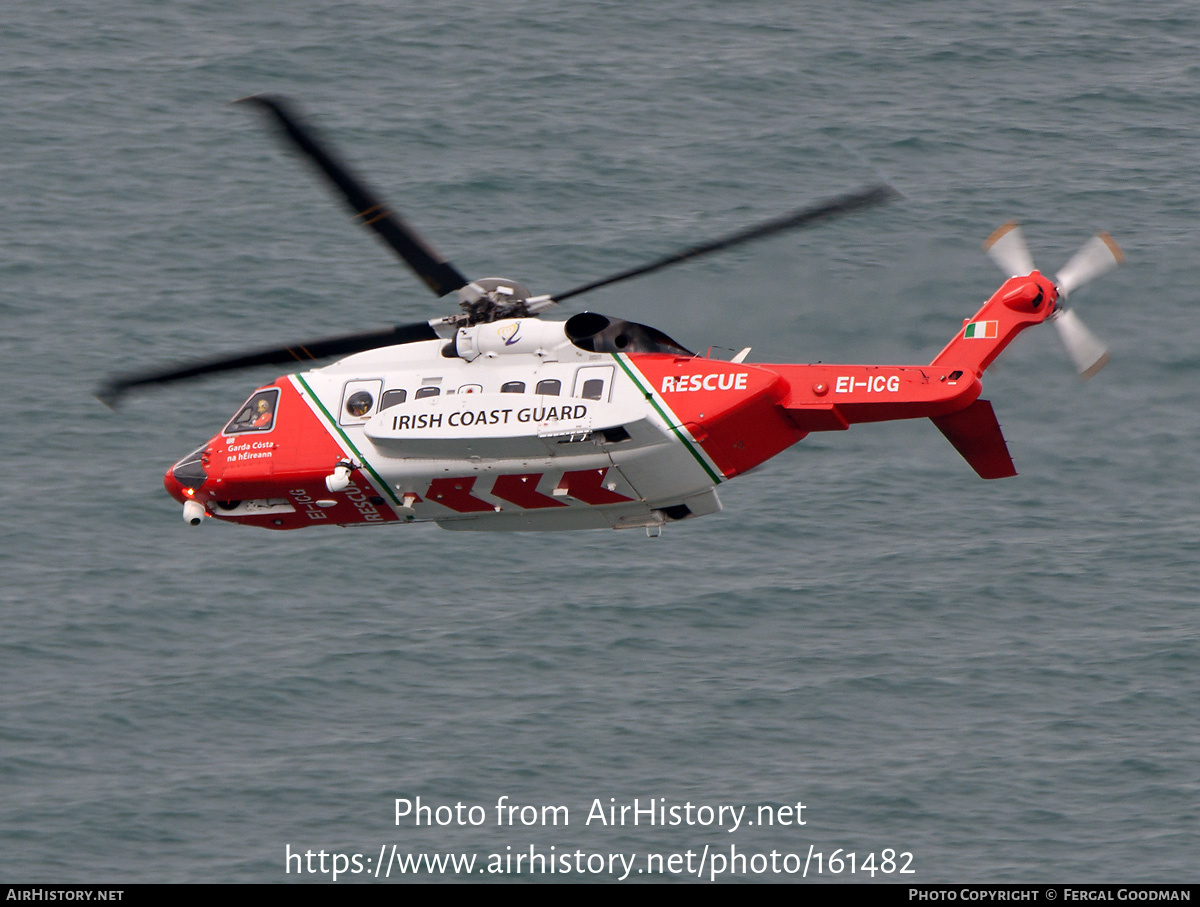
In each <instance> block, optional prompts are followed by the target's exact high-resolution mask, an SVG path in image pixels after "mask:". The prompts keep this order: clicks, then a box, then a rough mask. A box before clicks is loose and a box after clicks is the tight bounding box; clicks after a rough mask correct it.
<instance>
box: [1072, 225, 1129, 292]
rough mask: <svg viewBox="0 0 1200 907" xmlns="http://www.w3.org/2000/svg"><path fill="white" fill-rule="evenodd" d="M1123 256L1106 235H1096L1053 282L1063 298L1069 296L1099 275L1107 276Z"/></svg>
mask: <svg viewBox="0 0 1200 907" xmlns="http://www.w3.org/2000/svg"><path fill="white" fill-rule="evenodd" d="M1124 260H1125V255H1124V253H1123V252H1121V248H1120V246H1118V245H1117V243H1116V240H1114V239H1113V238H1112V237H1111V236H1109V235H1108V234H1107V233H1097V234H1096V235H1095V236H1093V237H1092V238H1091V239H1089V240H1088V241H1087V242H1085V243H1084V244H1083V247H1082V248H1081V249H1080V250H1079V251H1078V252H1076V253H1075V254H1074V255H1073V256H1072V257H1071V260H1070V261H1068V262H1067V263H1066V264H1065V265H1063V268H1062V270H1061V271H1059V272H1058V278H1057V280H1056V281H1055V282H1056V283H1057V284H1058V291H1059V293H1061V294H1062V295H1063V296H1070V295H1071V294H1072V293H1073V292H1075V291H1076V290H1077V289H1079V288H1080V287H1082V286H1083V285H1084V284H1087V283H1090V282H1091V281H1093V280H1095V279H1096V278H1097V277H1099V276H1100V275H1101V274H1107V273H1108V272H1109V271H1111V270H1112V269H1113V268H1115V267H1116V266H1117V265H1119V264H1120V263H1121V262H1122V261H1124Z"/></svg>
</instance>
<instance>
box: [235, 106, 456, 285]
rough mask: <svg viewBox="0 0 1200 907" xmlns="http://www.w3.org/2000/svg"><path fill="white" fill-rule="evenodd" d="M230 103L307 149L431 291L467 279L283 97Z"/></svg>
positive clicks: (352, 205) (353, 208)
mask: <svg viewBox="0 0 1200 907" xmlns="http://www.w3.org/2000/svg"><path fill="white" fill-rule="evenodd" d="M235 103H239V104H241V103H246V104H253V105H255V106H256V107H258V108H260V109H261V110H264V111H266V112H267V113H268V114H270V115H271V116H272V117H274V119H275V121H276V122H277V123H278V125H279V126H280V127H281V129H282V130H283V133H284V135H286V136H287V137H288V139H290V140H291V141H292V143H293V144H294V145H295V146H296V147H297V148H298V149H300V151H302V152H304V153H305V154H306V155H308V157H309V158H310V159H311V160H312V161H313V163H314V164H316V165H317V166H318V167H319V168H321V171H322V172H323V173H324V174H325V176H327V177H328V178H329V180H330V182H332V183H333V185H334V186H336V187H337V189H338V190H339V191H340V192H341V193H342V195H343V196H344V197H345V199H346V203H347V204H348V205H349V206H350V210H351V211H353V212H354V216H355V219H361V221H362V223H363V225H364V226H367V227H370V228H371V229H372V230H374V231H375V232H376V233H377V234H378V235H379V236H380V238H381V239H383V241H384V242H385V243H387V244H388V245H389V246H391V247H392V249H394V250H395V251H396V253H397V254H398V255H399V256H400V257H401V258H402V259H404V261H405V262H406V263H407V264H408V266H409V267H410V268H412V269H413V271H415V272H416V274H417V276H418V277H420V278H421V279H422V280H423V281H425V284H426V285H427V286H428V287H429V289H431V290H433V292H434V293H436V294H437V295H438V296H445V295H446V294H447V293H450V292H452V291H454V290H457V289H458V288H459V287H464V286H466V285H467V279H466V278H465V277H463V276H462V274H460V273H459V272H458V269H457V268H455V267H454V265H452V264H450V262H449V261H448V260H447V259H446V258H445V256H443V255H442V254H441V253H440V252H438V251H437V250H436V249H435V248H433V246H431V245H430V244H429V243H428V242H426V241H425V240H424V239H423V238H422V237H421V235H420V234H418V233H417V231H416V230H414V229H413V228H412V227H411V226H409V225H408V223H406V222H405V221H404V219H403V218H401V217H400V215H399V214H397V213H396V212H395V211H394V210H392V209H391V208H389V207H388V205H387V204H386V203H385V202H383V201H381V200H380V199H379V197H378V196H376V195H375V193H374V192H373V191H371V190H370V189H369V188H368V187H367V185H366V183H364V182H363V181H362V180H361V179H359V178H358V177H356V176H355V175H354V174H353V173H351V172H350V171H349V170H348V169H347V168H346V167H345V165H344V164H342V163H340V162H339V161H337V160H336V159H335V158H334V157H333V156H332V155H331V154H330V153H329V151H328V150H326V148H325V147H324V146H323V145H322V143H321V142H319V141H318V140H317V137H316V135H315V134H314V132H313V130H312V129H311V128H310V127H308V126H306V125H304V124H303V123H301V122H300V121H299V119H298V118H297V117H296V116H295V114H294V113H293V112H292V110H291V106H290V104H289V103H288V102H287V101H286V100H284V99H283V98H281V97H278V96H275V95H261V94H260V95H253V96H251V97H248V98H242V99H241V100H239V101H236V102H235Z"/></svg>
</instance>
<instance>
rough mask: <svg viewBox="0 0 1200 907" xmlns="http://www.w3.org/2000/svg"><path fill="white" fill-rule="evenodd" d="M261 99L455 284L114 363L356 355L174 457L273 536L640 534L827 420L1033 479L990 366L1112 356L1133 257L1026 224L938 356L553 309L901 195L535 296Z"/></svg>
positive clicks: (193, 492) (826, 204) (197, 502)
mask: <svg viewBox="0 0 1200 907" xmlns="http://www.w3.org/2000/svg"><path fill="white" fill-rule="evenodd" d="M235 103H244V104H247V105H250V106H251V107H254V108H256V109H257V110H259V111H260V112H261V113H263V114H264V115H265V116H266V118H267V119H268V120H269V121H270V122H272V123H273V124H274V126H275V127H276V128H277V130H278V131H279V133H280V134H281V135H282V136H283V137H284V138H285V139H286V140H287V142H288V143H290V145H291V146H293V147H294V149H295V150H297V151H299V152H300V153H301V154H302V155H303V156H304V157H306V158H307V159H308V160H309V161H310V162H311V163H312V164H313V165H315V167H316V169H317V170H318V172H319V173H321V174H322V175H323V176H324V177H325V178H326V179H327V180H328V182H329V183H330V184H331V186H332V187H333V188H334V189H335V190H336V193H337V194H339V195H340V196H341V198H342V199H343V200H344V202H345V203H346V205H347V206H348V207H349V209H350V211H351V212H352V214H353V215H354V218H355V219H356V220H357V221H358V222H359V223H361V224H362V225H364V226H365V227H367V228H369V229H370V230H372V231H373V232H374V233H375V234H376V235H377V236H378V237H379V238H380V239H381V240H382V241H383V242H384V243H385V244H386V245H387V246H389V247H390V248H391V249H392V250H393V251H394V252H395V253H396V254H397V255H398V256H399V257H400V259H401V260H402V261H403V262H404V263H405V264H407V265H408V267H409V268H411V270H412V271H413V272H414V273H415V274H416V275H417V276H418V277H419V278H420V279H421V280H422V281H423V282H424V283H425V285H426V286H428V287H429V289H430V290H432V291H433V292H434V294H436V295H437V296H439V297H442V296H446V295H448V294H450V293H455V294H457V297H458V300H459V309H460V311H458V312H456V313H454V314H452V315H448V316H445V317H442V318H435V319H432V320H429V321H422V322H415V323H410V324H401V325H396V326H394V327H390V328H383V329H380V330H375V331H368V332H361V333H354V334H348V335H343V336H338V337H327V338H322V339H318V340H314V341H310V342H307V343H302V344H292V345H289V346H279V347H274V348H270V349H262V350H256V351H251V352H245V353H239V354H235V355H229V356H224V357H219V358H214V359H208V360H204V361H200V362H194V363H191V364H185V365H182V366H172V367H169V368H163V369H158V370H153V371H148V372H141V373H137V374H128V375H122V376H115V377H112V378H110V379H108V380H107V381H106V382H104V383H103V384H102V385H101V386H100V387H99V388H98V389H97V392H96V394H97V396H98V397H99V398H100V400H101V401H102V402H104V403H105V404H106V405H108V406H110V407H113V406H115V405H116V403H117V402H118V400H119V399H120V398H121V397H122V396H123V395H124V394H125V393H126V392H128V391H130V390H132V389H134V388H141V387H149V386H153V385H161V384H166V383H170V382H175V381H181V380H185V379H191V378H196V377H199V376H202V375H208V374H213V373H217V372H224V371H231V370H237V369H244V368H251V367H258V366H264V365H282V364H287V363H296V362H309V361H313V360H323V359H330V358H334V357H341V358H338V359H337V360H336V361H334V362H332V363H331V364H328V365H324V366H319V367H313V368H309V369H307V370H304V371H298V372H294V373H291V374H287V375H284V376H282V377H279V378H277V379H276V380H275V381H273V382H271V383H269V384H264V385H262V386H260V387H258V388H257V389H256V390H255V391H254V392H253V393H252V394H251V395H250V396H249V397H248V398H247V400H246V402H245V403H244V404H243V405H242V406H241V407H240V408H239V409H238V410H237V411H236V412H235V413H234V415H233V417H232V418H231V419H230V420H229V422H228V423H226V424H225V426H224V427H223V428H222V429H221V430H220V431H218V432H217V433H216V434H214V435H213V436H212V437H211V438H210V439H209V440H208V441H206V442H205V443H204V444H202V445H201V446H200V447H198V448H197V449H196V450H194V451H193V452H191V453H189V454H188V455H187V456H185V457H183V458H182V459H180V460H179V461H178V462H176V463H175V464H174V465H172V466H171V467H170V468H169V469H168V470H167V471H166V474H165V476H164V477H163V483H164V486H165V488H166V490H167V492H168V493H169V494H170V495H171V497H172V498H174V499H175V500H176V501H177V502H178V503H180V504H181V505H182V506H183V519H184V521H185V522H186V523H188V524H190V525H193V526H195V525H199V524H200V523H202V522H203V521H205V520H206V519H215V520H219V521H222V522H231V523H240V524H243V525H249V526H258V527H262V528H267V529H282V530H286V529H300V528H304V527H308V526H319V525H339V526H369V525H384V524H389V523H428V522H432V523H434V524H436V525H438V526H440V527H442V528H445V529H459V530H495V531H515V530H566V529H597V528H611V529H628V528H644V529H645V530H646V532H647V534H648V535H651V536H655V535H658V534H659V533H660V532H661V530H662V528H663V526H664V525H666V524H668V523H673V522H678V521H682V520H688V519H693V518H696V517H700V516H705V515H707V514H712V513H716V512H718V511H720V510H721V503H720V500H719V498H718V496H717V488H718V486H720V485H721V484H723V483H725V482H727V481H729V480H730V479H733V478H735V477H736V476H739V475H742V474H743V473H746V472H749V471H750V470H752V469H754V468H755V467H757V466H759V465H761V464H762V463H764V462H765V461H767V460H768V459H770V458H772V457H774V456H775V455H776V454H779V453H780V452H782V451H783V450H786V449H787V448H789V447H791V446H792V445H793V444H795V443H797V442H798V441H800V440H801V439H803V438H804V437H806V436H807V435H808V434H810V433H811V432H828V431H845V430H847V429H848V428H849V427H850V426H851V425H854V424H857V423H863V422H882V421H887V420H893V419H922V418H927V419H930V420H931V421H932V422H933V424H934V425H935V426H936V427H937V428H938V429H939V430H940V431H941V432H942V434H943V435H945V437H946V438H947V439H948V440H949V441H950V443H951V444H952V445H953V446H954V448H955V449H956V450H957V451H958V452H959V454H961V455H962V457H963V458H964V459H965V460H966V461H967V463H968V464H969V465H970V467H971V468H972V469H974V471H975V472H976V473H977V474H978V475H979V476H980V477H982V478H984V479H999V478H1004V477H1009V476H1014V475H1016V469H1015V468H1014V465H1013V461H1012V458H1011V456H1010V455H1009V452H1008V447H1007V444H1006V442H1005V439H1004V436H1003V434H1002V433H1001V430H1000V425H999V423H998V421H997V419H996V415H995V412H994V410H993V408H992V405H991V403H990V402H989V401H987V400H984V399H982V398H981V397H980V394H981V392H982V385H981V383H980V379H981V378H982V376H983V373H984V371H985V370H986V369H987V368H988V366H989V365H990V364H991V363H992V362H993V361H994V360H995V359H996V357H997V356H998V355H999V354H1000V353H1001V352H1002V351H1003V350H1004V348H1005V347H1007V346H1008V344H1009V343H1011V342H1012V341H1013V339H1014V338H1015V337H1016V336H1017V334H1019V333H1020V332H1021V331H1023V330H1025V329H1026V328H1029V327H1032V326H1034V325H1038V324H1042V323H1043V322H1046V321H1050V322H1052V323H1053V324H1054V325H1055V327H1056V328H1057V329H1058V332H1059V335H1060V338H1061V339H1062V341H1063V343H1064V346H1065V347H1066V350H1067V352H1068V354H1069V356H1070V357H1071V359H1072V360H1073V362H1074V364H1075V367H1076V369H1077V371H1078V372H1079V374H1080V375H1081V376H1082V377H1090V376H1091V375H1093V374H1095V373H1096V372H1097V371H1099V369H1100V368H1102V367H1103V365H1104V364H1105V363H1106V362H1107V361H1108V358H1109V356H1108V351H1107V349H1106V348H1105V347H1104V345H1103V344H1102V343H1100V342H1099V341H1098V340H1097V339H1096V338H1095V336H1094V335H1093V334H1092V333H1091V332H1090V331H1089V330H1088V329H1087V328H1086V327H1085V326H1084V325H1083V323H1082V322H1081V321H1080V320H1079V318H1078V316H1077V315H1075V313H1074V311H1073V310H1072V309H1068V308H1066V306H1065V304H1064V302H1065V300H1066V298H1067V297H1068V296H1069V295H1070V294H1071V293H1072V292H1074V291H1075V290H1077V289H1078V288H1079V287H1081V286H1083V285H1084V284H1085V283H1088V282H1089V281H1091V280H1092V279H1094V278H1096V277H1098V276H1100V275H1101V274H1103V273H1105V272H1107V271H1108V270H1110V269H1111V268H1113V267H1115V266H1116V265H1117V264H1119V263H1120V262H1121V261H1122V258H1123V256H1122V253H1121V250H1120V249H1119V248H1118V246H1117V244H1116V243H1115V242H1114V241H1113V240H1112V238H1111V237H1110V236H1109V235H1108V234H1106V233H1101V234H1098V235H1096V236H1094V237H1093V238H1092V239H1091V240H1089V241H1088V242H1087V243H1086V244H1085V245H1084V246H1083V247H1082V248H1081V249H1080V250H1079V251H1078V252H1077V253H1076V254H1075V255H1074V256H1073V257H1072V258H1071V259H1070V260H1069V261H1068V262H1067V264H1066V265H1065V266H1064V267H1063V269H1062V270H1061V271H1060V272H1059V273H1058V274H1057V275H1056V277H1055V279H1054V280H1051V279H1049V278H1048V277H1046V276H1044V275H1042V274H1041V273H1040V272H1039V271H1037V270H1036V269H1035V267H1034V263H1033V259H1032V257H1031V255H1030V252H1029V248H1028V245H1027V244H1026V242H1025V239H1024V236H1023V234H1022V232H1021V229H1020V227H1019V226H1018V225H1017V224H1015V223H1008V224H1005V225H1004V226H1003V227H1001V228H1000V229H999V230H997V231H996V232H995V233H994V234H993V235H992V236H991V237H990V238H989V239H988V241H987V242H986V243H985V249H986V250H987V252H988V254H989V255H990V256H991V257H992V258H993V260H994V261H996V263H998V264H999V265H1000V267H1001V268H1002V269H1003V270H1004V271H1005V272H1006V274H1007V275H1008V279H1006V280H1005V281H1004V283H1003V284H1002V285H1001V286H1000V287H999V289H997V290H996V292H995V293H993V294H992V296H991V297H990V298H989V299H988V300H987V301H986V302H985V303H984V304H983V306H982V307H981V308H980V309H979V310H978V311H977V312H976V313H975V314H974V315H973V316H972V317H970V318H967V319H964V321H963V323H962V326H961V327H960V328H959V329H958V330H957V332H956V333H955V335H954V336H953V337H952V338H951V339H950V341H949V343H947V344H946V346H945V347H944V348H943V349H942V351H941V352H940V353H938V354H937V356H935V357H934V358H933V360H932V362H930V363H929V364H921V365H837V364H825V363H818V364H774V363H772V364H768V363H763V364H759V363H750V362H748V361H747V357H748V355H749V353H750V349H749V348H746V349H743V350H741V351H740V352H739V353H737V354H736V355H734V356H733V357H732V358H731V359H729V360H724V359H715V358H712V357H711V356H710V355H698V354H696V353H694V352H692V351H690V350H688V349H687V348H685V347H684V346H682V345H681V344H679V343H678V342H676V341H675V340H673V339H671V338H670V337H669V336H667V335H666V334H665V333H663V332H662V331H660V330H658V329H657V328H654V327H651V326H649V325H645V324H640V323H637V322H633V321H628V320H625V319H621V318H616V317H612V316H608V315H603V314H600V313H597V312H590V311H584V312H579V313H577V314H574V315H572V316H570V317H569V318H567V319H566V320H565V321H549V320H543V319H542V317H541V316H542V314H543V313H544V312H546V311H547V310H549V309H551V308H552V307H554V306H556V305H559V304H561V303H563V302H566V301H567V300H569V299H572V298H574V297H576V296H580V295H582V294H584V293H587V292H590V291H592V290H595V289H598V288H600V287H604V286H609V285H611V284H614V283H617V282H619V281H623V280H627V279H630V278H633V277H637V276H639V275H643V274H648V273H650V272H652V271H657V270H659V269H662V268H666V267H669V266H672V265H675V264H678V263H681V262H684V261H688V260H690V259H693V258H697V257H700V256H703V255H709V254H712V253H714V252H717V251H720V250H723V249H728V248H730V247H733V246H736V245H740V244H742V243H747V242H751V241H753V240H757V239H761V238H763V237H767V236H771V235H774V234H777V233H781V232H783V231H788V230H798V229H804V228H808V227H812V226H815V225H818V224H821V223H823V222H826V221H829V220H832V219H834V218H838V217H843V216H846V215H849V214H852V213H856V212H861V211H865V210H867V209H871V208H874V207H876V206H879V205H883V204H886V203H888V202H891V201H893V200H895V199H897V198H898V197H899V193H898V192H897V191H896V190H895V189H893V188H892V187H891V186H889V185H887V184H879V185H873V186H868V187H866V188H863V189H861V190H858V191H854V192H850V193H846V194H843V195H839V196H837V197H834V198H830V199H827V200H825V201H822V202H819V203H817V204H814V205H811V206H808V207H805V208H802V209H800V210H798V211H794V212H792V213H790V214H787V215H784V216H782V217H777V218H774V219H772V220H769V221H766V222H763V223H759V224H757V225H754V226H751V227H748V228H745V229H743V230H740V231H737V232H735V233H732V234H729V235H726V236H723V237H721V238H718V239H715V240H712V241H709V242H705V243H702V244H698V245H694V246H690V247H688V248H686V249H683V250H680V251H678V252H675V253H673V254H670V255H666V256H663V257H661V258H658V259H655V260H654V261H651V262H648V263H646V264H642V265H638V266H636V267H632V268H628V269H626V270H623V271H621V272H619V273H616V274H613V275H610V276H608V277H604V278H601V279H598V280H593V281H590V282H588V283H585V284H582V285H580V286H577V287H574V288H571V289H568V290H566V291H564V292H560V293H554V294H545V295H533V294H531V293H530V291H529V290H528V289H527V288H526V287H524V286H522V285H521V284H520V283H518V282H516V281H514V280H510V279H507V278H498V277H492V278H483V279H475V280H469V279H467V278H466V277H465V276H464V275H463V274H462V273H461V272H459V270H458V269H457V268H456V267H455V266H454V265H453V264H452V263H451V262H450V261H449V260H447V259H446V258H445V257H444V256H443V255H442V254H441V253H440V252H438V251H437V250H436V249H435V248H434V247H433V246H432V245H431V244H430V243H429V242H428V241H427V240H425V238H424V237H422V236H421V235H420V234H419V233H418V232H417V231H416V230H415V229H414V228H413V227H412V226H411V225H410V224H409V223H408V222H407V221H406V220H404V219H403V218H402V217H401V216H400V215H399V214H398V213H397V212H396V210H395V209H394V208H392V207H390V206H389V205H388V204H386V203H385V202H384V201H382V200H381V198H380V196H379V195H378V194H377V193H375V192H374V190H372V189H371V188H370V187H369V186H368V185H367V184H366V183H365V182H364V181H363V180H362V179H360V178H359V177H358V176H357V175H355V174H353V173H352V172H351V170H350V169H349V168H348V167H347V166H346V165H345V164H344V163H342V162H341V161H340V160H339V159H338V158H337V157H336V156H335V155H334V153H333V151H332V150H331V147H330V145H329V143H328V142H327V140H325V139H324V138H323V137H321V136H319V135H318V133H317V132H316V130H315V129H314V128H313V127H312V126H311V125H309V124H308V123H306V122H305V121H304V120H303V119H302V118H301V117H300V116H299V115H298V114H297V112H296V111H295V109H294V107H293V105H292V103H291V102H290V101H289V100H288V99H286V98H283V97H280V96H277V95H254V96H252V97H249V98H243V99H241V101H239V102H235Z"/></svg>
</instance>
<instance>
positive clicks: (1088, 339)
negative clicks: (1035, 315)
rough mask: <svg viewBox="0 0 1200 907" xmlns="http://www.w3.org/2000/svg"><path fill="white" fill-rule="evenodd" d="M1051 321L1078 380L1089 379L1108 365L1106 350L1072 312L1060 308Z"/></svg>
mask: <svg viewBox="0 0 1200 907" xmlns="http://www.w3.org/2000/svg"><path fill="white" fill-rule="evenodd" d="M1051 320H1052V321H1053V322H1054V327H1055V328H1056V329H1057V330H1058V337H1059V339H1060V340H1062V344H1063V346H1064V347H1065V348H1066V350H1067V355H1068V356H1070V357H1071V362H1073V363H1074V364H1075V370H1076V371H1077V372H1078V373H1079V377H1080V378H1083V379H1084V380H1086V379H1088V378H1091V377H1092V376H1093V375H1095V374H1096V373H1097V372H1098V371H1100V369H1102V368H1104V366H1106V365H1107V364H1108V360H1109V358H1110V357H1109V354H1108V348H1107V347H1106V346H1105V345H1104V344H1103V343H1101V342H1100V341H1099V340H1097V339H1096V335H1095V334H1093V333H1092V332H1091V331H1089V330H1088V329H1087V327H1086V326H1085V325H1084V323H1083V322H1082V321H1081V320H1080V318H1079V316H1078V315H1076V314H1075V313H1074V312H1073V311H1071V310H1070V309H1062V308H1060V309H1059V310H1058V311H1057V312H1056V313H1055V314H1054V315H1053V316H1052V317H1051Z"/></svg>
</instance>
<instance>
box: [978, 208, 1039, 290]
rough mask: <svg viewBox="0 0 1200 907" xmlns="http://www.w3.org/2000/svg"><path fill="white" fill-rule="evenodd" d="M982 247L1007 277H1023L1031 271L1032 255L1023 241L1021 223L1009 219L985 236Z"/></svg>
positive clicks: (1023, 235)
mask: <svg viewBox="0 0 1200 907" xmlns="http://www.w3.org/2000/svg"><path fill="white" fill-rule="evenodd" d="M983 249H984V251H985V252H987V254H988V255H989V256H990V257H991V259H992V261H994V262H995V263H996V264H998V265H999V266H1000V269H1001V270H1002V271H1004V273H1005V274H1007V275H1008V276H1009V277H1024V276H1025V275H1026V274H1029V273H1030V272H1032V271H1033V256H1032V255H1030V254H1029V246H1028V245H1027V244H1026V243H1025V234H1024V233H1022V232H1021V225H1020V224H1018V223H1017V222H1016V221H1015V220H1010V221H1009V222H1008V223H1007V224H1005V225H1004V226H1002V227H1000V228H999V229H998V230H996V232H995V233H993V234H992V235H991V236H989V237H988V238H987V240H986V241H985V242H984V244H983Z"/></svg>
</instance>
